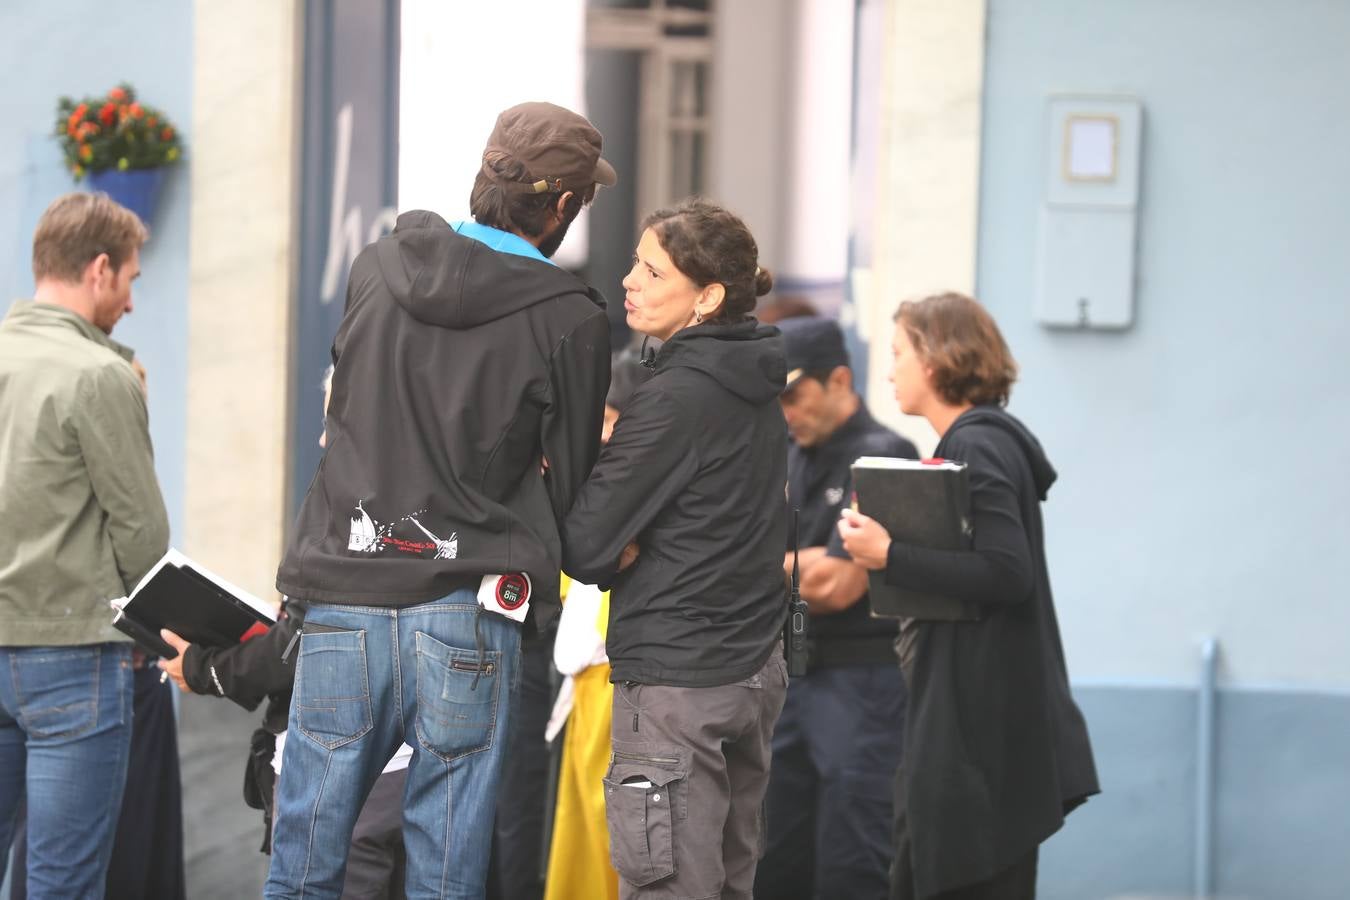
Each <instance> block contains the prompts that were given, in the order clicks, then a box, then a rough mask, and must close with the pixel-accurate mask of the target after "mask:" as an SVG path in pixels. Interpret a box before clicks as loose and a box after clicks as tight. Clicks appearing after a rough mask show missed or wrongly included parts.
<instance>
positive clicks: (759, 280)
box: [755, 266, 773, 297]
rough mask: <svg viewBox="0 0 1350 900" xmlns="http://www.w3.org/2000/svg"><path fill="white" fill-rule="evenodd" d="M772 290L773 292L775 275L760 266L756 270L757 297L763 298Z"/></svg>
mask: <svg viewBox="0 0 1350 900" xmlns="http://www.w3.org/2000/svg"><path fill="white" fill-rule="evenodd" d="M771 290H773V273H772V272H770V271H769V270H768V269H766V268H764V267H763V266H760V267H759V268H758V269H755V296H756V297H763V296H764V295H765V294H767V293H768V292H769V291H771Z"/></svg>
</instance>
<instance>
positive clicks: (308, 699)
mask: <svg viewBox="0 0 1350 900" xmlns="http://www.w3.org/2000/svg"><path fill="white" fill-rule="evenodd" d="M295 717H296V721H297V722H298V724H299V728H300V732H301V733H302V734H304V735H305V736H306V737H308V738H309V739H310V740H312V741H314V742H315V743H316V744H318V745H320V746H321V747H325V748H327V749H329V750H335V749H337V748H338V747H341V746H343V745H344V744H350V743H351V742H352V741H355V740H358V739H360V738H361V737H364V736H365V735H366V733H367V732H369V731H370V730H371V728H373V727H374V724H373V720H372V716H371V711H370V680H369V675H368V673H367V671H366V632H365V629H360V630H347V629H339V628H332V627H331V626H322V625H309V624H306V625H305V627H304V628H302V629H301V632H300V658H299V660H298V661H297V663H296V669H295Z"/></svg>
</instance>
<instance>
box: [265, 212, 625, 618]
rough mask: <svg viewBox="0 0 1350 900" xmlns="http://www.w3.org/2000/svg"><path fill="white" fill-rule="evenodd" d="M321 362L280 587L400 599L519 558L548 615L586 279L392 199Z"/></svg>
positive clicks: (576, 398)
mask: <svg viewBox="0 0 1350 900" xmlns="http://www.w3.org/2000/svg"><path fill="white" fill-rule="evenodd" d="M333 361H334V363H335V366H336V368H335V371H334V374H333V394H332V399H331V401H330V403H329V407H328V417H327V420H326V423H325V424H326V428H327V434H328V449H327V451H326V452H325V453H324V456H323V459H322V461H321V462H320V464H319V470H318V473H317V474H316V475H315V476H314V481H313V483H312V484H311V485H310V488H309V493H308V494H306V496H305V500H304V503H303V505H302V506H301V508H300V513H299V517H298V520H297V522H296V527H295V530H294V533H293V535H292V537H291V539H290V541H289V544H288V546H287V548H286V554H285V557H284V559H283V560H282V563H281V568H280V570H279V571H278V573H277V588H278V590H280V591H282V592H283V593H285V594H287V595H289V596H291V597H297V598H300V599H303V600H308V601H311V602H323V603H349V604H362V605H376V606H395V607H402V606H410V605H413V604H417V603H422V602H426V601H429V600H433V599H436V598H439V597H442V596H444V595H446V594H447V593H449V592H450V591H452V590H454V589H456V588H460V587H474V588H477V586H478V582H479V580H480V579H481V578H482V576H483V575H486V574H490V573H499V574H500V573H508V572H525V573H527V574H528V575H529V576H530V577H531V580H532V582H533V591H532V595H531V609H532V610H533V611H534V612H535V614H536V615H537V616H538V618H537V619H536V621H537V622H539V624H541V625H542V624H546V623H547V621H548V619H550V618H551V617H552V615H554V614H555V613H556V611H557V608H558V606H557V604H558V567H559V557H560V553H561V547H560V543H559V537H558V525H557V523H558V521H559V520H560V519H561V517H562V515H563V514H564V513H566V511H567V510H568V509H569V508H570V507H571V505H572V500H573V497H574V495H575V493H576V490H577V488H578V487H579V486H580V484H581V482H582V481H583V480H584V479H585V477H586V474H587V473H588V472H589V471H590V468H591V465H592V464H593V463H594V461H595V455H596V453H597V451H598V449H599V439H600V427H601V422H602V417H603V414H604V399H605V391H606V389H607V387H608V385H609V324H608V319H607V318H606V316H605V312H604V302H603V300H601V298H600V295H599V294H598V293H596V292H595V291H594V290H593V289H591V288H589V287H587V286H586V285H585V284H584V283H583V282H582V281H581V280H580V279H578V278H577V277H576V276H574V275H572V274H570V273H568V272H567V271H565V270H563V269H560V268H558V267H557V266H554V265H551V264H549V263H547V262H543V261H541V260H538V259H532V258H528V257H524V256H517V255H513V254H508V253H501V252H498V251H496V250H493V249H491V248H490V247H488V246H487V245H485V244H483V243H480V242H479V241H476V240H473V239H472V238H468V237H465V236H463V235H460V234H457V233H456V232H455V231H453V230H452V229H451V228H450V227H449V226H448V225H447V224H446V223H445V221H444V220H443V219H442V218H441V217H440V216H437V215H436V214H435V213H430V212H425V211H415V212H408V213H404V214H403V215H401V216H399V218H398V225H397V227H396V228H395V229H394V231H393V233H392V234H390V235H389V236H387V237H384V238H382V239H380V240H379V241H377V242H376V243H374V244H372V245H370V246H369V247H366V248H365V249H364V250H363V251H362V252H361V254H360V255H359V256H357V258H356V261H355V262H354V263H352V271H351V278H350V280H349V282H348V286H347V308H346V313H345V315H344V317H343V320H342V325H341V326H340V327H339V329H338V333H337V337H336V339H335V340H334V343H333ZM542 458H547V460H548V467H549V468H548V474H547V476H544V475H542V474H541V473H540V464H541V459H542Z"/></svg>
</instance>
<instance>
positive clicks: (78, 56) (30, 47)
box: [0, 0, 246, 540]
mask: <svg viewBox="0 0 1350 900" xmlns="http://www.w3.org/2000/svg"><path fill="white" fill-rule="evenodd" d="M192 42H193V34H192V4H191V3H185V2H181V0H137V2H131V3H122V4H118V5H117V6H116V9H115V11H112V9H111V8H110V7H109V6H108V4H107V3H103V2H99V0H61V2H56V3H4V4H0V81H3V83H4V84H5V85H6V87H5V89H4V91H0V307H3V308H4V309H8V308H9V304H10V301H12V300H13V299H15V298H20V297H30V296H32V291H33V277H32V272H31V267H30V263H31V256H32V236H33V229H34V227H35V226H36V225H37V220H38V218H39V216H41V214H42V211H43V210H44V209H45V208H46V206H47V204H49V203H50V202H51V201H52V200H54V199H55V198H56V197H58V196H60V195H61V194H63V193H65V192H67V191H70V190H74V189H75V185H74V184H73V183H72V181H71V179H70V176H69V175H68V174H67V173H66V170H65V168H64V164H63V162H62V158H61V154H60V152H59V149H58V147H57V144H56V141H55V140H54V139H52V138H51V137H50V136H49V135H50V134H51V131H52V128H53V126H54V124H55V117H56V101H57V98H58V97H60V96H62V95H70V96H73V97H79V96H84V95H87V94H101V93H103V92H104V91H106V90H107V89H108V88H111V87H113V86H114V85H115V84H117V83H118V82H120V81H128V82H130V83H131V84H132V85H133V86H135V88H136V90H137V92H138V94H139V96H140V99H141V100H143V101H144V102H146V103H148V104H150V105H152V106H156V107H158V108H159V109H161V110H163V111H164V113H165V114H167V115H168V117H169V118H170V120H171V121H173V123H174V124H175V125H176V126H177V127H178V129H179V130H180V132H182V134H183V135H184V139H185V142H186V155H187V159H188V160H189V162H188V163H187V164H183V165H179V166H177V167H175V169H173V170H171V171H170V174H169V176H168V178H167V179H166V181H165V185H164V191H163V194H162V196H161V199H160V206H159V211H158V213H157V214H156V216H155V219H154V221H153V222H151V223H150V227H151V238H150V242H149V243H148V244H146V246H145V247H144V249H143V250H142V254H141V268H142V272H143V274H142V275H141V277H140V279H139V280H138V281H137V283H136V286H135V288H134V292H133V299H134V302H135V310H134V312H133V313H132V314H131V315H130V316H128V317H125V318H123V319H122V321H121V322H120V323H119V324H118V326H117V329H116V331H115V332H114V334H113V336H114V337H115V338H117V340H119V341H121V342H123V343H125V344H128V345H130V346H131V347H133V348H135V350H136V353H137V355H138V356H139V357H140V359H141V361H142V362H143V363H144V364H145V368H146V369H147V371H148V373H149V385H150V435H151V438H152V440H153V441H154V445H155V467H156V469H157V471H158V472H159V479H160V485H161V487H162V489H163V491H164V500H165V503H166V504H167V505H168V508H169V520H170V523H171V525H172V526H173V532H174V536H175V540H177V539H178V536H179V535H181V534H182V530H181V529H182V514H183V477H184V475H183V473H184V456H185V448H186V433H185V432H186V417H187V328H188V219H189V216H188V209H189V206H188V203H189V197H188V171H187V166H188V165H190V160H191V157H192V133H191V130H190V126H191V124H192ZM240 116H241V127H246V124H242V123H246V114H245V113H244V112H243V111H241V113H240Z"/></svg>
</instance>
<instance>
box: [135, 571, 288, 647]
mask: <svg viewBox="0 0 1350 900" xmlns="http://www.w3.org/2000/svg"><path fill="white" fill-rule="evenodd" d="M112 607H113V609H114V610H116V615H115V616H114V617H113V627H114V628H116V629H118V630H119V631H121V632H123V633H124V634H128V635H130V636H131V637H132V638H134V639H135V641H136V643H138V644H140V645H141V646H142V647H143V648H145V650H147V651H148V652H150V653H154V654H155V655H157V656H161V657H164V658H165V659H173V658H174V657H176V656H178V651H177V650H176V649H174V648H173V647H171V646H170V645H169V644H168V642H166V641H165V640H164V639H163V638H161V637H160V634H159V632H160V629H168V630H169V631H172V632H174V633H175V634H177V635H179V636H181V637H182V638H183V639H184V640H187V641H188V642H190V643H193V644H203V645H205V646H208V647H228V646H230V645H232V644H237V643H239V642H240V641H244V640H247V639H248V638H250V637H253V636H254V635H255V634H259V633H261V632H263V631H266V630H267V629H268V628H270V627H271V626H272V625H273V623H275V622H276V618H277V617H276V613H275V612H273V611H272V610H271V608H269V607H268V606H267V604H265V603H263V601H261V600H259V599H258V598H257V597H255V596H253V595H252V594H250V593H249V592H248V591H245V590H243V589H242V588H239V587H237V586H235V585H233V584H231V583H230V582H228V581H226V580H225V579H223V578H221V577H220V576H218V575H216V574H214V573H213V572H211V571H209V570H208V569H207V568H206V567H204V566H202V565H200V564H199V563H196V562H193V561H192V560H191V559H188V558H187V557H186V556H184V555H183V554H181V553H179V552H178V551H177V550H174V549H172V548H170V550H169V552H168V553H165V554H164V556H163V557H162V558H161V559H160V560H159V562H157V563H155V565H154V567H153V568H151V569H150V571H149V572H148V573H146V575H145V577H144V578H142V579H141V582H140V584H138V585H136V589H135V590H134V591H132V592H131V596H130V597H126V598H122V599H118V600H114V601H112Z"/></svg>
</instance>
